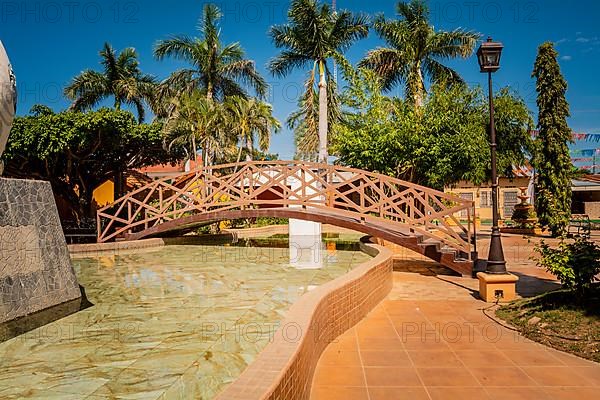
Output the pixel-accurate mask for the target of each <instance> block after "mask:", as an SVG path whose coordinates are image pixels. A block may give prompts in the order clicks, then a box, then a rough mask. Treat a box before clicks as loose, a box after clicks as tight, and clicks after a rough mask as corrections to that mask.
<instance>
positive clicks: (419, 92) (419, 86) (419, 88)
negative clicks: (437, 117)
mask: <svg viewBox="0 0 600 400" xmlns="http://www.w3.org/2000/svg"><path fill="white" fill-rule="evenodd" d="M416 76H417V82H416V84H415V94H414V96H415V108H417V109H420V108H421V107H423V102H424V97H425V83H424V82H423V72H422V71H421V64H420V63H419V64H417V71H416Z"/></svg>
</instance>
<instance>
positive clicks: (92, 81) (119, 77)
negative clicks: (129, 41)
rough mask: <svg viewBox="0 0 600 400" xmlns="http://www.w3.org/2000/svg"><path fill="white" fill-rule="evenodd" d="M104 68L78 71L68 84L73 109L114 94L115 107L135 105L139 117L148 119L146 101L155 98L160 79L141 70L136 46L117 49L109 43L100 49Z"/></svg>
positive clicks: (79, 109)
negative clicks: (157, 83)
mask: <svg viewBox="0 0 600 400" xmlns="http://www.w3.org/2000/svg"><path fill="white" fill-rule="evenodd" d="M100 58H101V61H100V63H101V64H102V66H103V70H102V71H100V72H99V71H93V70H85V71H83V72H82V73H81V74H79V75H77V76H76V77H75V78H73V80H72V81H71V83H70V84H69V85H68V86H67V87H66V88H65V90H64V92H65V96H67V97H68V98H69V99H71V100H72V101H73V103H72V104H71V110H76V111H85V110H90V109H92V108H94V107H95V106H97V105H98V104H99V103H100V102H101V101H103V100H105V99H107V98H109V97H114V107H115V109H117V110H119V109H120V108H121V105H123V104H128V105H132V106H134V107H135V109H136V111H137V115H138V120H139V121H140V122H142V121H143V120H144V116H145V111H144V105H145V104H149V103H151V102H152V99H153V96H154V92H155V89H156V81H155V79H154V77H152V76H151V75H147V74H144V73H142V72H141V70H140V66H139V61H138V55H137V52H136V51H135V49H133V48H131V47H128V48H126V49H124V50H123V51H122V52H121V53H117V52H116V51H115V49H114V48H113V47H112V46H111V45H110V44H109V43H105V44H104V47H103V49H102V50H101V51H100Z"/></svg>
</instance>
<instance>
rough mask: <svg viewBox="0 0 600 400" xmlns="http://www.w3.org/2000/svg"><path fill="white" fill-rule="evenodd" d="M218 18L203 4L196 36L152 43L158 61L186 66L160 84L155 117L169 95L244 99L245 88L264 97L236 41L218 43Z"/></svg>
mask: <svg viewBox="0 0 600 400" xmlns="http://www.w3.org/2000/svg"><path fill="white" fill-rule="evenodd" d="M221 18H222V13H221V11H220V10H219V8H218V7H217V6H216V5H214V4H206V5H205V6H204V9H203V14H202V17H201V18H200V21H199V24H198V27H199V28H198V29H199V31H200V34H201V36H200V37H190V36H183V35H180V36H173V37H171V38H169V39H166V40H161V41H159V42H158V43H157V44H156V46H155V48H154V55H155V56H156V58H158V59H159V60H163V59H165V58H166V57H172V58H175V59H178V60H182V61H186V62H188V63H189V64H190V67H189V68H183V69H180V70H178V71H175V72H174V73H172V74H171V76H170V77H169V78H167V79H166V80H165V81H164V82H163V83H162V84H161V87H160V88H159V95H160V96H159V97H160V98H159V100H158V101H157V106H156V107H155V108H156V109H157V110H156V111H157V112H158V114H161V110H160V108H161V107H160V105H161V104H169V102H170V99H171V98H172V97H173V96H176V95H177V94H180V93H187V94H190V93H191V92H193V91H194V90H201V91H203V92H204V93H205V94H206V98H207V99H210V100H213V99H214V100H223V99H224V97H226V96H242V97H246V96H247V95H248V93H247V91H246V89H245V86H246V87H248V86H249V87H252V88H253V89H254V90H255V91H256V93H257V94H258V95H259V96H263V95H265V93H266V91H267V83H266V81H265V80H264V78H263V77H262V76H261V75H260V74H259V73H258V71H257V70H256V68H255V65H254V61H252V60H249V59H246V58H245V53H244V49H243V48H242V46H241V45H240V44H239V43H238V42H235V43H230V44H223V43H222V41H221V28H220V27H219V20H220V19H221Z"/></svg>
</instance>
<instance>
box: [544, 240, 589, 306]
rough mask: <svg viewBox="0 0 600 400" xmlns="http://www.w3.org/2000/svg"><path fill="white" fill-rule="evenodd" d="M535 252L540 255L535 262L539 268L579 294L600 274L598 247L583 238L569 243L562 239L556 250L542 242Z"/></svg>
mask: <svg viewBox="0 0 600 400" xmlns="http://www.w3.org/2000/svg"><path fill="white" fill-rule="evenodd" d="M535 250H536V251H537V252H538V253H540V255H541V257H540V259H539V260H538V262H537V265H538V266H539V267H543V268H546V270H547V271H548V272H550V273H552V274H554V275H555V276H556V277H557V278H558V279H560V281H561V282H562V284H563V286H564V287H565V288H568V289H574V290H575V291H577V292H578V293H580V294H581V293H583V292H585V291H586V290H587V289H589V288H590V287H591V285H592V283H593V282H594V281H596V280H597V278H596V275H598V274H600V246H598V245H597V244H596V243H594V242H593V241H591V240H590V239H589V238H587V237H585V236H579V237H576V238H575V240H574V241H571V242H567V241H566V240H565V239H563V240H561V242H560V244H559V245H558V248H551V247H550V245H548V244H547V243H545V242H544V241H542V242H541V243H540V245H539V246H536V248H535Z"/></svg>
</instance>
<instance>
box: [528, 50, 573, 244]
mask: <svg viewBox="0 0 600 400" xmlns="http://www.w3.org/2000/svg"><path fill="white" fill-rule="evenodd" d="M557 57H558V53H557V52H556V50H555V49H554V45H553V44H552V43H550V42H546V43H544V44H542V45H541V46H540V47H539V49H538V54H537V58H536V60H535V65H534V67H533V74H532V76H533V77H535V78H536V80H537V83H536V90H537V94H538V95H537V106H538V109H539V111H538V130H539V133H538V136H537V138H536V140H535V146H536V147H535V148H536V152H535V156H534V162H533V164H534V166H535V168H536V177H537V180H536V192H537V195H536V200H535V203H536V210H537V214H538V217H539V220H540V224H542V225H543V226H547V227H548V228H550V230H551V231H552V234H553V235H554V236H559V235H562V234H564V233H565V231H566V228H567V225H568V224H569V219H570V216H571V177H572V170H573V165H572V163H571V157H570V153H569V147H568V144H569V143H570V142H571V141H572V131H571V129H570V128H569V125H568V124H567V117H569V104H568V103H567V99H566V97H565V94H566V92H567V82H566V81H565V78H564V77H563V76H562V73H561V71H560V66H559V65H558V61H557Z"/></svg>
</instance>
